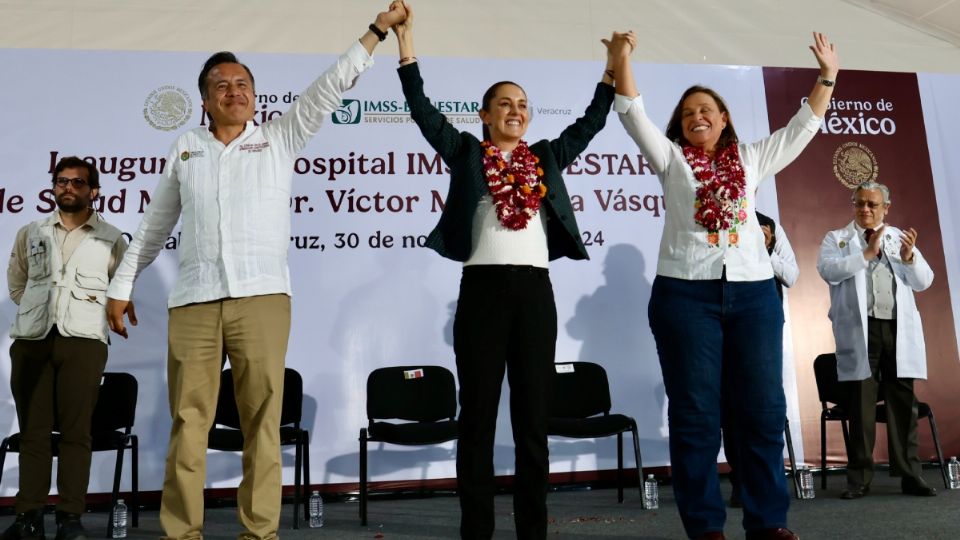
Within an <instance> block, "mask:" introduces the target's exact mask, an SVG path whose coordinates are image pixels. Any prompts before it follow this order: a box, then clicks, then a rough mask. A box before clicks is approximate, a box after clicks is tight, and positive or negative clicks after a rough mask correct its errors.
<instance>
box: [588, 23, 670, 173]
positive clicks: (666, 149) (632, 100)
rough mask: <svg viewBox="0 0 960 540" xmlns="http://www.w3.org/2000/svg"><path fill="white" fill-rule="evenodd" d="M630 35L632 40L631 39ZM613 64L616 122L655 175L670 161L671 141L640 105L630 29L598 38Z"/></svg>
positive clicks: (641, 101)
mask: <svg viewBox="0 0 960 540" xmlns="http://www.w3.org/2000/svg"><path fill="white" fill-rule="evenodd" d="M631 38H632V39H631ZM602 41H603V44H604V45H606V46H607V51H608V54H609V56H610V57H611V62H612V64H613V73H614V75H613V76H614V79H616V84H617V94H616V96H615V97H614V101H613V110H615V111H617V113H619V116H620V123H622V124H623V128H624V129H626V130H627V134H628V135H630V138H632V139H633V141H634V142H635V143H637V146H638V147H639V148H640V151H641V152H642V153H643V157H645V158H646V159H647V161H648V162H649V163H650V165H651V166H652V167H653V170H654V171H656V173H657V174H660V173H662V172H663V171H664V170H666V168H667V164H668V163H669V161H670V151H671V145H672V143H671V142H670V141H669V140H668V139H667V137H666V136H665V135H664V134H663V132H662V131H661V130H660V128H658V127H657V126H656V125H654V123H653V122H651V121H650V118H648V117H647V113H646V110H645V109H644V106H643V98H642V97H641V96H640V93H639V92H638V91H637V83H636V81H635V80H634V78H633V68H632V67H631V66H630V53H631V52H632V51H633V48H632V46H630V47H628V44H631V43H632V44H635V43H636V35H635V34H634V33H633V32H632V31H630V32H627V33H625V34H620V33H617V32H614V33H613V36H611V38H610V39H609V40H607V39H604V40H602Z"/></svg>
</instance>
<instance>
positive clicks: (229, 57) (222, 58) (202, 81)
mask: <svg viewBox="0 0 960 540" xmlns="http://www.w3.org/2000/svg"><path fill="white" fill-rule="evenodd" d="M220 64H240V66H241V67H243V69H245V70H247V75H248V76H249V77H250V86H252V87H254V88H256V86H257V85H256V83H255V82H254V80H253V73H251V72H250V68H248V67H247V65H246V64H243V63H241V62H240V60H238V59H237V55H235V54H233V53H232V52H230V51H220V52H218V53H215V54H214V55H213V56H211V57H210V58H207V61H206V62H204V63H203V69H201V70H200V77H198V78H197V87H199V88H200V97H203V98H206V97H207V75H209V74H210V70H211V69H213V68H214V67H216V66H219V65H220Z"/></svg>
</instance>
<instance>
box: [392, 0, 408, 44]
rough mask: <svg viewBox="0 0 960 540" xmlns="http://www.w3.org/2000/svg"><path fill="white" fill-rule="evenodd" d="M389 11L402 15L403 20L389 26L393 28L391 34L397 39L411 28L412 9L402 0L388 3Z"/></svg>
mask: <svg viewBox="0 0 960 540" xmlns="http://www.w3.org/2000/svg"><path fill="white" fill-rule="evenodd" d="M390 11H391V12H394V11H399V12H402V13H403V18H401V19H400V20H398V21H397V22H395V23H393V24H391V25H390V28H393V32H394V33H395V34H397V36H398V37H403V35H404V34H405V33H406V32H407V31H409V30H411V29H412V28H413V8H412V7H411V6H410V4H409V3H407V2H405V1H404V0H393V2H391V3H390Z"/></svg>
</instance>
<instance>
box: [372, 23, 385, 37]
mask: <svg viewBox="0 0 960 540" xmlns="http://www.w3.org/2000/svg"><path fill="white" fill-rule="evenodd" d="M367 28H369V29H370V31H371V32H373V33H374V35H375V36H377V39H379V40H380V41H383V40H385V39H387V33H386V32H384V31H382V30H380V29H379V28H377V25H375V24H373V23H370V26H368V27H367Z"/></svg>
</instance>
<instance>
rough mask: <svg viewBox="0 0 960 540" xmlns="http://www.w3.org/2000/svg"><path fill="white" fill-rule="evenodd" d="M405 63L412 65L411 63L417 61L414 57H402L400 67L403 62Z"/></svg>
mask: <svg viewBox="0 0 960 540" xmlns="http://www.w3.org/2000/svg"><path fill="white" fill-rule="evenodd" d="M407 61H410V62H411V63H412V62H416V61H417V57H416V56H404V57H403V58H401V59H400V65H403V63H404V62H407Z"/></svg>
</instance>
